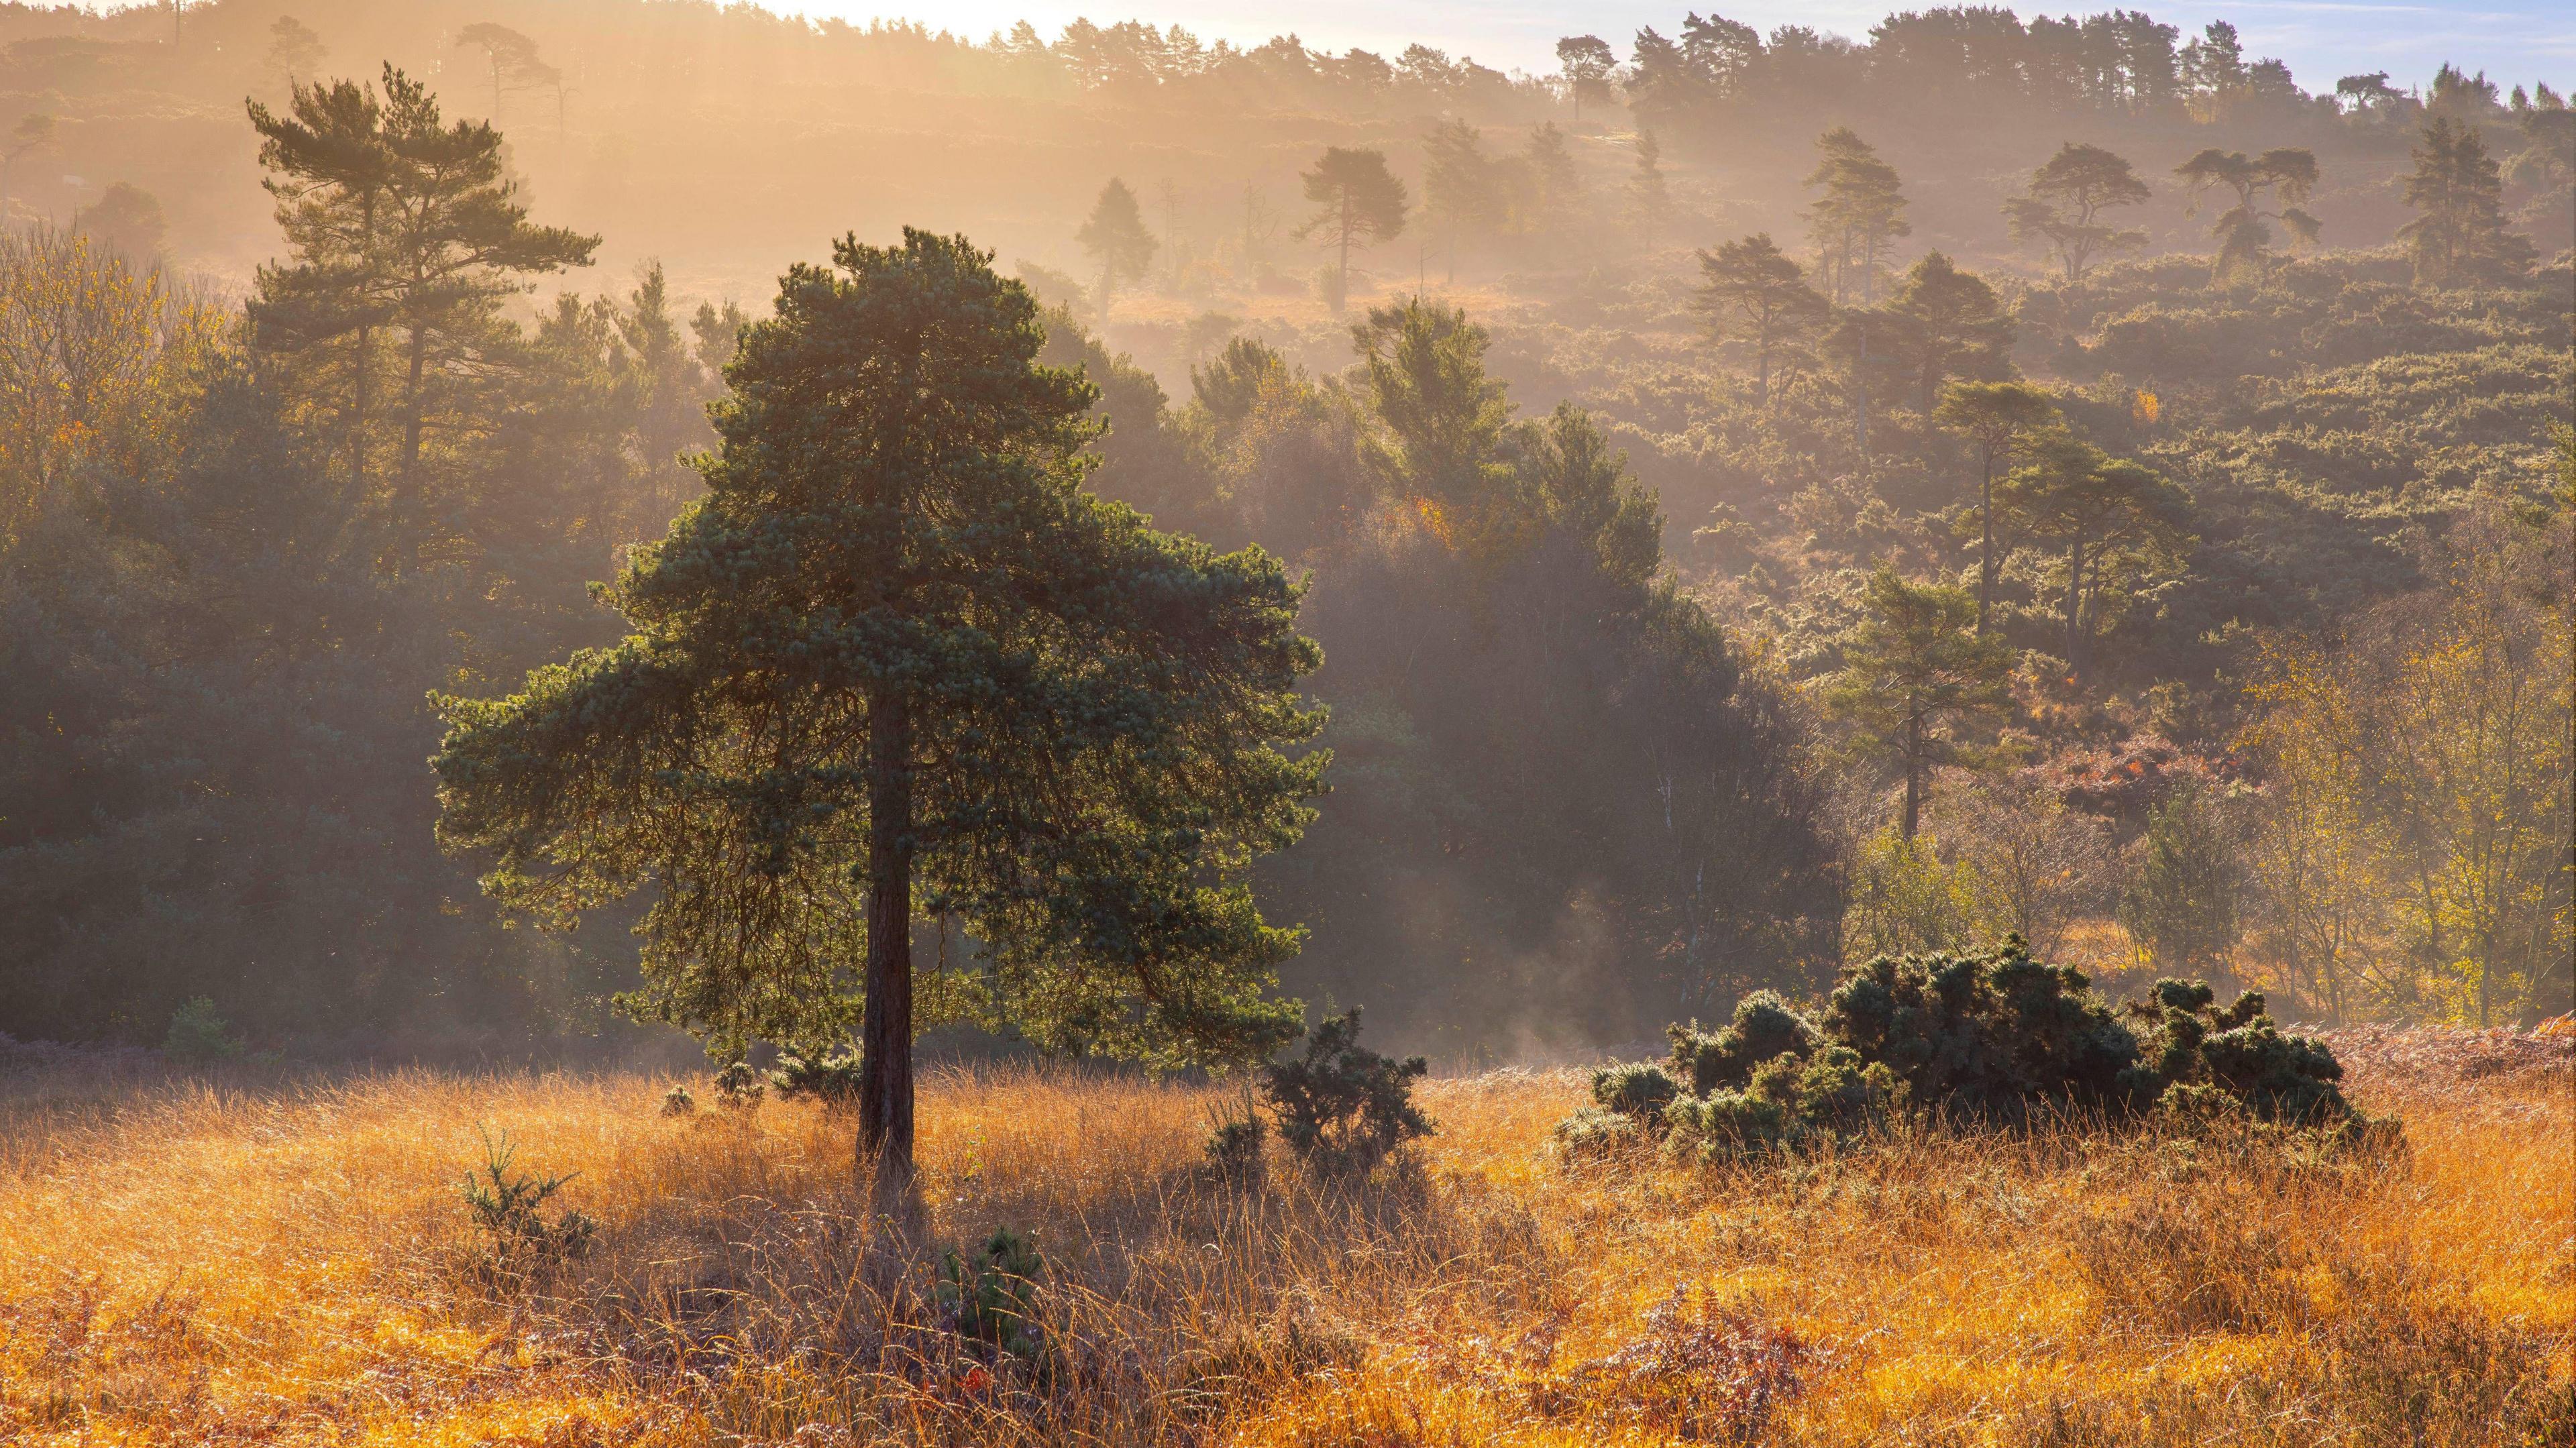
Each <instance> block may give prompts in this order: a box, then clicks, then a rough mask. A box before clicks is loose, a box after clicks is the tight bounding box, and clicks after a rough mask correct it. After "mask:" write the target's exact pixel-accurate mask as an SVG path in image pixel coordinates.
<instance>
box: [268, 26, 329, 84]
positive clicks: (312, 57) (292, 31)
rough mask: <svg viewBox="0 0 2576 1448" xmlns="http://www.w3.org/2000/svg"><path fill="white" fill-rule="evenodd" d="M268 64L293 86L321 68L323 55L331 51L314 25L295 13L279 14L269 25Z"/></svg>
mask: <svg viewBox="0 0 2576 1448" xmlns="http://www.w3.org/2000/svg"><path fill="white" fill-rule="evenodd" d="M268 34H269V42H268V60H267V65H268V68H269V69H270V70H271V71H273V72H275V73H276V75H277V78H278V79H279V80H281V81H284V82H285V83H286V84H287V85H289V86H293V85H295V84H297V83H298V82H300V81H303V80H305V79H307V78H308V77H310V76H311V75H312V74H313V73H314V72H315V71H316V70H318V69H320V68H321V65H322V57H323V56H325V55H328V54H329V53H330V51H329V50H328V48H326V47H325V46H324V45H323V44H322V37H321V36H319V35H316V34H314V33H313V27H312V26H309V25H307V24H305V23H304V22H303V21H301V20H298V19H296V18H295V17H294V16H292V15H280V16H279V17H277V19H276V20H275V21H273V22H272V23H271V24H270V25H269V27H268Z"/></svg>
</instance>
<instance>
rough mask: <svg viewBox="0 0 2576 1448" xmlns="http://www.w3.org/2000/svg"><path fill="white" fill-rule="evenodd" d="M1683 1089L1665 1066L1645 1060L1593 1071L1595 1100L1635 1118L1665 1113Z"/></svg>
mask: <svg viewBox="0 0 2576 1448" xmlns="http://www.w3.org/2000/svg"><path fill="white" fill-rule="evenodd" d="M1681 1089H1682V1088H1681V1085H1680V1083H1678V1082H1676V1081H1674V1080H1673V1078H1672V1076H1671V1074H1670V1073H1669V1072H1667V1071H1665V1070H1664V1068H1663V1067H1661V1066H1656V1065H1650V1064H1645V1063H1635V1064H1628V1065H1618V1066H1604V1067H1602V1068H1600V1069H1599V1070H1597V1071H1594V1072H1593V1073H1592V1099H1593V1101H1595V1102H1596V1103H1598V1104H1599V1105H1600V1107H1601V1109H1602V1110H1604V1111H1609V1112H1615V1113H1617V1114H1618V1115H1621V1116H1625V1117H1628V1118H1629V1119H1631V1120H1634V1121H1644V1120H1647V1119H1650V1118H1652V1117H1655V1116H1660V1115H1662V1114H1663V1110H1664V1108H1665V1107H1666V1106H1668V1105H1670V1104H1672V1099H1673V1098H1674V1097H1675V1096H1678V1095H1680V1094H1681Z"/></svg>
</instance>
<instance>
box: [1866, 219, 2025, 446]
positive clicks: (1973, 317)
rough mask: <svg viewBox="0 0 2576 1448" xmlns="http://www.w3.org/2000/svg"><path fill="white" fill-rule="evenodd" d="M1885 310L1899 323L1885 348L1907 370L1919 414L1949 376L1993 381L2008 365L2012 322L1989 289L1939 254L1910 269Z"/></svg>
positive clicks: (1929, 407) (1927, 409) (1929, 255)
mask: <svg viewBox="0 0 2576 1448" xmlns="http://www.w3.org/2000/svg"><path fill="white" fill-rule="evenodd" d="M1887 310H1888V312H1889V313H1890V314H1891V315H1892V316H1894V317H1896V318H1898V319H1901V320H1902V322H1903V323H1904V325H1902V326H1900V327H1897V328H1894V329H1892V330H1893V335H1892V336H1891V337H1890V338H1889V345H1890V346H1891V348H1893V349H1894V350H1895V351H1897V352H1899V353H1901V354H1902V355H1904V357H1905V358H1906V360H1907V361H1908V362H1909V363H1910V364H1911V365H1912V367H1913V370H1914V374H1915V378H1916V380H1917V382H1918V383H1919V385H1920V386H1921V388H1922V393H1921V396H1922V407H1923V410H1924V411H1925V412H1930V411H1931V410H1932V405H1933V402H1934V400H1935V398H1936V397H1937V396H1938V395H1939V393H1940V391H1941V384H1942V383H1943V382H1946V381H1948V380H1949V379H1950V378H1951V377H1952V376H1955V375H1958V374H1960V373H1968V374H1972V375H1978V376H1984V377H1993V376H1996V375H1999V374H2001V373H2002V372H2004V371H2005V370H2006V369H2007V368H2008V367H2009V366H2010V365H2011V364H2010V360H2009V359H2010V356H2011V353H2012V339H2013V324H2012V318H2011V316H2009V315H2008V314H2006V313H2005V311H2004V306H2003V303H2002V301H2001V300H1999V299H1998V298H1997V297H1996V296H1995V291H1994V288H1992V287H1990V286H1987V285H1986V282H1985V279H1984V278H1983V277H1980V276H1978V275H1977V274H1976V273H1974V272H1963V271H1961V270H1959V269H1958V268H1957V267H1956V266H1953V265H1951V263H1950V258H1948V257H1947V256H1944V255H1942V254H1941V253H1940V252H1937V251H1935V252H1927V253H1925V255H1924V257H1923V259H1922V260H1921V261H1919V262H1916V263H1915V264H1914V267H1913V269H1912V270H1911V271H1909V272H1907V273H1906V275H1905V285H1904V286H1903V287H1902V288H1901V289H1899V290H1898V292H1897V294H1896V298H1895V300H1893V301H1892V302H1890V303H1889V304H1888V307H1887Z"/></svg>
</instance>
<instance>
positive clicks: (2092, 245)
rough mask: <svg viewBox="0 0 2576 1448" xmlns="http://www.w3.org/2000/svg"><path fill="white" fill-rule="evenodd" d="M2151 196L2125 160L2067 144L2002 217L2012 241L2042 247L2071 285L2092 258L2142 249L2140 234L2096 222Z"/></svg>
mask: <svg viewBox="0 0 2576 1448" xmlns="http://www.w3.org/2000/svg"><path fill="white" fill-rule="evenodd" d="M2153 194H2154V193H2153V192H2151V191H2149V190H2148V189H2147V183H2146V182H2144V181H2141V180H2139V179H2138V176H2137V173H2136V172H2134V171H2132V170H2130V169H2129V163H2128V162H2127V161H2126V160H2124V159H2122V158H2121V157H2119V156H2115V155H2113V154H2112V153H2110V152H2109V151H2105V150H2103V149H2102V148H2101V147H2099V146H2079V145H2077V144H2075V143H2074V142H2072V141H2069V142H2067V143H2066V144H2064V145H2062V146H2060V147H2058V148H2057V154H2056V155H2054V156H2051V157H2050V158H2049V159H2048V164H2046V165H2044V166H2042V167H2040V168H2039V169H2038V170H2037V171H2035V172H2033V173H2032V174H2031V178H2030V192H2029V194H2028V195H2024V196H2015V197H2013V198H2011V199H2010V200H2007V201H2006V202H2004V216H2005V218H2006V220H2007V222H2008V223H2009V224H2010V225H2011V227H2012V235H2013V239H2014V240H2015V241H2045V242H2047V243H2048V249H2049V250H2050V251H2051V252H2052V253H2054V254H2055V255H2056V257H2057V259H2058V261H2059V262H2060V263H2061V264H2063V265H2064V266H2065V268H2066V279H2067V280H2068V281H2070V282H2076V281H2082V280H2083V279H2084V270H2085V268H2086V267H2087V266H2088V265H2090V264H2091V262H2092V260H2093V258H2094V257H2096V256H2098V255H2101V254H2102V253H2105V252H2112V251H2128V250H2132V249H2134V248H2136V247H2140V246H2143V245H2145V244H2146V240H2147V234H2146V233H2145V232H2143V231H2122V230H2120V229H2119V228H2118V227H2114V226H2108V225H2105V224H2104V223H2103V221H2102V219H2101V218H2102V213H2103V212H2104V211H2106V210H2108V209H2110V208H2111V207H2114V206H2135V205H2137V204H2138V203H2139V202H2141V201H2144V200H2146V199H2147V198H2148V197H2150V196H2151V195H2153Z"/></svg>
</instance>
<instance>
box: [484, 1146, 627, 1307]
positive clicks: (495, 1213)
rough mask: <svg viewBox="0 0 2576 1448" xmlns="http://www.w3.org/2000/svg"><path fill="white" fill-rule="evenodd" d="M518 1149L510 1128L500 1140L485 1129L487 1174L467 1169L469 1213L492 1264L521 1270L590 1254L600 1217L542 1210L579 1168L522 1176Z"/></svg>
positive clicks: (499, 1267)
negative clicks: (515, 1162)
mask: <svg viewBox="0 0 2576 1448" xmlns="http://www.w3.org/2000/svg"><path fill="white" fill-rule="evenodd" d="M513 1150H514V1148H513V1147H512V1146H511V1144H510V1137H509V1133H507V1132H504V1133H502V1134H501V1136H500V1138H499V1139H498V1140H497V1141H496V1140H494V1139H493V1137H492V1135H491V1133H489V1132H485V1133H484V1135H483V1170H482V1173H481V1175H479V1176H478V1175H476V1174H474V1173H472V1172H468V1173H467V1174H466V1177H465V1180H464V1182H463V1184H462V1186H461V1188H460V1194H461V1195H462V1196H463V1197H464V1199H465V1211H466V1215H467V1216H468V1217H469V1218H471V1219H472V1223H473V1227H474V1230H475V1231H477V1232H479V1233H481V1234H482V1235H483V1237H484V1238H485V1242H486V1247H487V1249H488V1251H489V1254H490V1255H489V1265H491V1266H492V1267H494V1268H497V1269H499V1270H501V1271H503V1272H505V1273H521V1272H525V1271H527V1270H530V1269H532V1268H537V1267H543V1266H550V1265H552V1264H554V1263H557V1262H561V1261H566V1260H569V1259H573V1258H578V1257H581V1256H583V1255H585V1254H586V1253H588V1252H589V1250H590V1244H591V1239H592V1238H593V1236H594V1235H596V1233H597V1232H598V1230H599V1224H598V1223H597V1222H595V1221H593V1220H591V1219H590V1218H589V1217H588V1216H585V1215H584V1214H582V1213H580V1212H565V1213H564V1214H562V1215H561V1216H559V1217H557V1218H556V1219H555V1220H553V1221H551V1222H550V1221H547V1220H546V1217H545V1214H544V1213H543V1212H541V1211H540V1210H538V1209H539V1208H541V1207H543V1206H544V1205H545V1204H546V1202H547V1201H548V1200H549V1199H551V1198H552V1197H553V1196H554V1194H555V1193H556V1192H558V1191H561V1190H562V1189H563V1186H564V1183H566V1182H569V1181H571V1180H572V1179H573V1176H574V1175H577V1173H566V1174H565V1175H563V1176H559V1177H544V1178H538V1177H528V1176H520V1175H518V1174H517V1173H515V1172H513V1171H512V1170H511V1169H510V1158H511V1155H512V1153H513Z"/></svg>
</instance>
